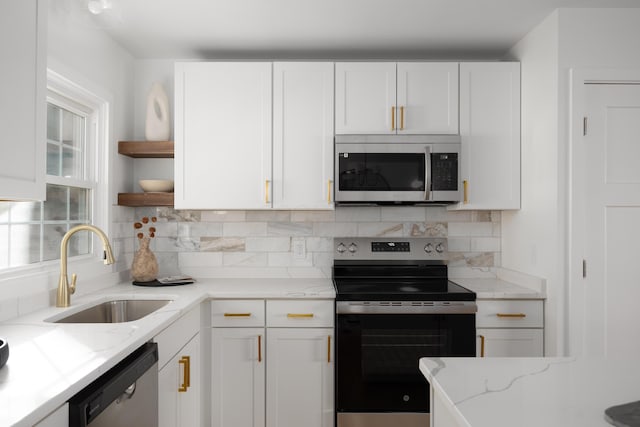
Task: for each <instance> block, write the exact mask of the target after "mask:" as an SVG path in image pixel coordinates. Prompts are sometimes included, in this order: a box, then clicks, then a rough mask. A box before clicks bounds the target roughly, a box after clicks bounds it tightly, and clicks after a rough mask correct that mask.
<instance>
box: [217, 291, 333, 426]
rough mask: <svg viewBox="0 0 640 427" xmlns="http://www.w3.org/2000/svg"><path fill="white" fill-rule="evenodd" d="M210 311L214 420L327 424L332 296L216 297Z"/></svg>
mask: <svg viewBox="0 0 640 427" xmlns="http://www.w3.org/2000/svg"><path fill="white" fill-rule="evenodd" d="M265 307H266V309H265ZM211 314H212V325H213V328H212V334H211V336H212V340H211V346H212V348H211V350H212V351H211V359H212V368H213V369H212V373H211V396H212V405H211V412H212V415H211V425H212V426H213V427H265V426H268V427H288V426H296V427H297V426H301V425H304V426H311V427H314V426H318V427H332V426H333V417H334V415H333V412H334V409H333V408H334V406H333V393H334V387H333V384H334V379H333V375H334V361H333V343H334V339H333V301H330V300H324V301H319V300H286V301H276V300H268V301H264V300H216V301H213V302H212V309H211Z"/></svg>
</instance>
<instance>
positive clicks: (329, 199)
mask: <svg viewBox="0 0 640 427" xmlns="http://www.w3.org/2000/svg"><path fill="white" fill-rule="evenodd" d="M331 184H333V181H332V180H329V182H327V203H328V204H331Z"/></svg>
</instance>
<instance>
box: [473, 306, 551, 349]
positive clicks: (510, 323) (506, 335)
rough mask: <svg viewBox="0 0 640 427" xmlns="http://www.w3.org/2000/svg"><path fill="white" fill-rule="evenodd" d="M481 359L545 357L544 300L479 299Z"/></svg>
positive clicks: (477, 329) (478, 343) (478, 319)
mask: <svg viewBox="0 0 640 427" xmlns="http://www.w3.org/2000/svg"><path fill="white" fill-rule="evenodd" d="M477 304H478V312H477V314H476V337H477V343H476V354H477V356H478V357H542V356H544V306H543V301H542V300H478V301H477Z"/></svg>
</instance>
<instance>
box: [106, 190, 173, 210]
mask: <svg viewBox="0 0 640 427" xmlns="http://www.w3.org/2000/svg"><path fill="white" fill-rule="evenodd" d="M118 205H120V206H134V207H141V206H173V193H118Z"/></svg>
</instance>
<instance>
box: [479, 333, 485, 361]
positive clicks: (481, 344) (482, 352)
mask: <svg viewBox="0 0 640 427" xmlns="http://www.w3.org/2000/svg"><path fill="white" fill-rule="evenodd" d="M478 336H479V337H480V357H484V341H485V338H484V335H478Z"/></svg>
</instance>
